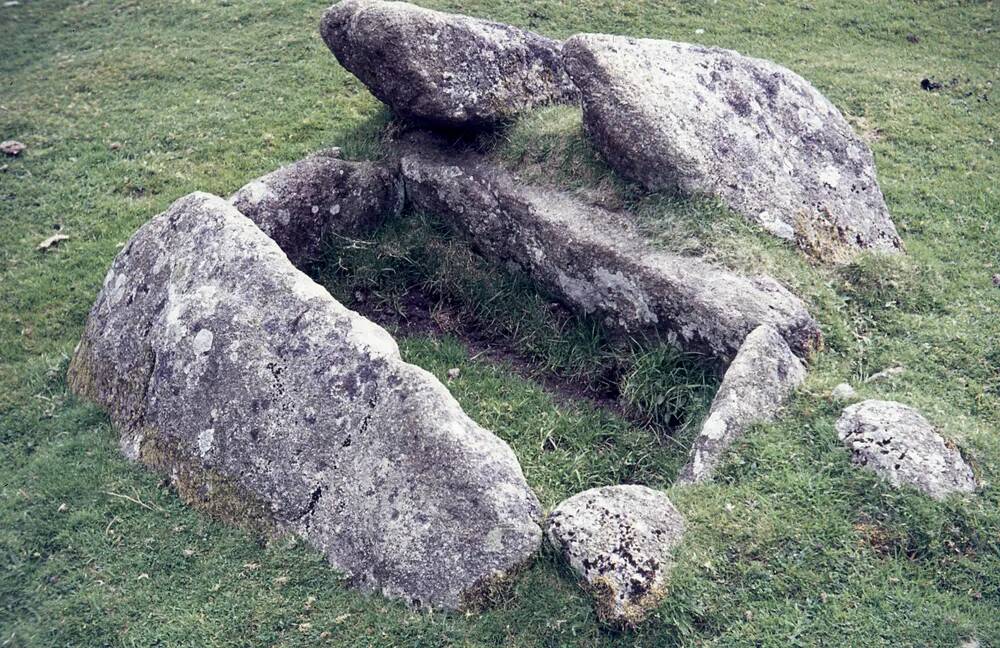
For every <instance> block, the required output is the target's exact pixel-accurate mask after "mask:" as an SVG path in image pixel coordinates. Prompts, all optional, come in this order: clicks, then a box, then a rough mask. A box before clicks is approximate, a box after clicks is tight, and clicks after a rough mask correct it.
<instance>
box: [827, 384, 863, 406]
mask: <svg viewBox="0 0 1000 648" xmlns="http://www.w3.org/2000/svg"><path fill="white" fill-rule="evenodd" d="M857 397H858V393H857V392H856V391H854V388H853V387H851V386H850V385H848V384H847V383H840V384H839V385H837V386H836V387H834V388H833V389H832V390H831V391H830V398H832V399H833V400H835V401H841V402H846V401H852V400H854V399H855V398H857Z"/></svg>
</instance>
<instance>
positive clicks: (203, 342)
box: [191, 329, 215, 355]
mask: <svg viewBox="0 0 1000 648" xmlns="http://www.w3.org/2000/svg"><path fill="white" fill-rule="evenodd" d="M214 339H215V336H214V335H213V334H212V331H210V330H208V329H201V330H200V331H198V333H196V334H195V336H194V341H193V342H192V343H191V349H192V350H193V351H194V353H195V355H202V354H205V353H208V352H209V351H211V350H212V341H213V340H214Z"/></svg>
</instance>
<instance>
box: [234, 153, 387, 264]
mask: <svg viewBox="0 0 1000 648" xmlns="http://www.w3.org/2000/svg"><path fill="white" fill-rule="evenodd" d="M338 156H339V152H338V151H337V150H336V149H334V150H333V151H330V152H327V151H324V152H320V153H317V154H315V155H311V156H309V157H307V158H305V159H304V160H299V161H298V162H295V163H293V164H289V165H287V166H283V167H281V168H280V169H278V170H277V171H272V172H271V173H268V174H267V175H265V176H263V177H261V178H258V179H257V180H254V181H253V182H250V183H248V184H247V185H245V186H244V187H243V188H241V189H240V190H239V191H237V192H236V193H235V194H233V196H232V197H231V198H230V199H229V201H230V202H231V203H232V204H233V205H234V206H235V207H236V208H237V209H238V210H240V212H241V213H242V214H243V215H244V216H246V217H247V218H249V219H250V220H252V221H253V222H255V223H257V225H258V226H259V227H260V228H261V229H262V230H264V233H265V234H267V235H268V236H270V237H271V238H272V239H274V242H275V243H277V244H278V247H280V248H281V249H282V250H284V251H285V254H287V255H288V258H289V259H291V260H292V263H294V264H296V265H297V266H299V265H302V264H304V263H308V262H309V261H312V260H314V259H315V258H317V257H318V256H319V255H320V253H321V251H322V249H323V244H324V243H326V242H327V240H328V239H329V238H330V237H331V236H342V237H348V238H357V237H363V236H365V235H368V234H370V233H371V232H372V231H373V230H374V229H376V228H377V227H378V226H379V225H381V224H382V223H383V222H384V221H385V220H386V219H387V218H391V217H393V216H396V215H397V214H399V212H400V210H401V209H402V208H403V184H402V182H401V181H400V180H399V179H398V178H397V177H396V174H395V173H393V172H391V171H390V170H389V169H388V168H386V167H382V166H379V165H377V164H373V163H371V162H349V161H346V160H341V159H338Z"/></svg>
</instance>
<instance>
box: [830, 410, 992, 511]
mask: <svg viewBox="0 0 1000 648" xmlns="http://www.w3.org/2000/svg"><path fill="white" fill-rule="evenodd" d="M837 436H838V437H839V438H840V440H841V441H843V442H844V445H846V446H847V447H848V449H850V451H851V461H852V462H854V463H855V464H856V465H859V466H863V467H864V468H865V469H866V470H870V471H872V472H874V473H875V474H877V475H878V476H879V477H882V478H883V479H885V480H886V481H887V482H889V484H891V485H892V486H894V487H897V488H898V487H900V486H910V487H913V488H916V489H917V490H919V491H921V492H923V493H926V494H927V495H930V496H931V497H933V498H935V499H943V498H944V497H947V496H948V495H951V494H952V493H971V492H973V491H975V490H976V478H975V475H974V474H973V472H972V468H970V467H969V465H968V464H967V463H966V462H965V459H963V458H962V454H961V453H960V452H959V451H958V449H957V448H956V447H955V446H954V445H953V444H952V443H950V442H948V441H946V440H945V439H943V438H942V437H941V435H940V434H938V433H937V432H936V431H935V430H934V426H932V425H931V424H930V423H929V422H928V421H927V419H926V418H924V417H923V415H921V414H920V412H918V411H917V410H915V409H913V408H912V407H909V406H908V405H903V404H902V403H897V402H894V401H880V400H866V401H862V402H860V403H857V404H855V405H851V406H850V407H847V408H846V409H844V412H843V414H841V416H840V419H838V421H837Z"/></svg>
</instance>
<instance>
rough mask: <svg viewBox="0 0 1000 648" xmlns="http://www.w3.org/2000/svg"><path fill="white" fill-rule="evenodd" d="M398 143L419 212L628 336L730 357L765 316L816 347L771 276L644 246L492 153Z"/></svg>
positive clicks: (793, 339) (608, 218) (802, 316)
mask: <svg viewBox="0 0 1000 648" xmlns="http://www.w3.org/2000/svg"><path fill="white" fill-rule="evenodd" d="M398 148H399V149H401V151H402V153H401V163H400V168H401V173H402V175H403V180H404V183H405V185H406V194H407V198H408V200H409V201H410V202H411V204H412V205H413V206H414V207H415V208H416V209H418V210H421V211H424V212H427V213H433V214H437V215H439V216H441V217H442V218H444V219H445V220H446V221H447V222H448V223H449V224H450V225H452V226H453V227H454V228H455V229H456V230H458V231H459V232H461V233H462V234H464V235H465V236H466V237H467V238H468V239H469V240H470V242H471V244H472V245H473V247H475V248H476V249H477V250H478V251H479V252H480V253H482V254H483V255H484V256H486V257H487V258H490V259H492V260H494V261H496V262H499V263H503V264H513V265H515V266H517V267H519V268H521V269H522V270H524V271H525V272H526V273H527V274H529V275H530V276H531V277H532V278H533V279H534V280H535V281H537V282H538V283H539V284H541V285H543V286H544V287H545V288H546V289H547V290H550V291H552V292H553V293H554V294H555V295H557V296H558V297H559V298H560V299H561V301H563V302H564V303H565V304H566V305H567V306H569V307H571V308H572V309H574V310H576V311H577V312H579V313H582V314H586V315H589V314H594V315H597V316H598V317H601V318H603V319H604V321H605V323H606V324H608V325H610V326H611V327H612V328H617V329H621V330H625V331H628V332H640V331H651V330H656V331H660V332H662V333H665V334H666V335H667V336H668V337H670V338H672V339H673V340H674V341H676V342H677V343H678V344H679V345H680V346H682V347H684V348H685V349H691V350H697V351H702V352H706V353H708V354H709V355H711V356H714V357H718V358H721V359H724V360H727V361H728V360H729V359H731V358H733V357H734V356H735V355H736V352H737V351H738V349H739V348H740V346H741V345H742V343H743V340H744V338H746V336H747V335H748V334H749V333H750V332H751V331H753V330H754V329H755V328H757V327H758V326H760V325H761V324H770V325H772V326H774V328H775V329H777V330H778V331H779V332H780V334H781V335H782V336H784V337H785V339H787V340H788V342H789V344H790V345H791V347H792V348H793V349H794V350H795V351H796V352H797V353H799V354H802V355H805V354H807V353H808V352H809V351H810V350H812V349H815V348H817V347H818V346H819V344H820V333H819V327H818V325H817V324H816V321H815V320H814V319H813V318H812V317H811V316H810V315H809V313H808V312H807V311H806V308H805V305H804V304H803V303H802V301H801V300H800V299H799V298H798V297H796V296H795V295H793V294H792V293H791V292H789V291H788V290H787V289H786V288H784V287H783V286H782V285H780V284H779V283H778V282H777V281H775V280H774V279H772V278H770V277H766V276H756V277H744V276H740V275H737V274H734V273H732V272H729V271H727V270H725V269H722V268H719V267H716V266H713V265H710V264H708V263H705V262H703V261H700V260H698V259H694V258H689V257H681V256H676V255H672V254H667V253H664V252H661V251H658V250H654V249H651V248H650V247H649V246H648V245H647V244H646V243H645V242H644V241H643V240H642V239H641V238H640V237H639V236H638V235H637V234H636V233H635V232H634V231H633V228H632V227H631V226H630V225H629V223H628V222H627V221H626V220H625V219H623V218H622V217H621V216H620V215H618V214H615V213H612V212H609V211H607V210H604V209H600V208H598V207H594V206H591V205H588V204H585V203H582V202H580V201H578V200H575V199H573V198H572V197H570V196H568V195H566V194H563V193H560V192H558V191H554V190H550V189H546V188H542V187H533V186H529V185H522V184H520V183H515V181H514V180H513V179H512V178H511V177H510V176H509V175H508V174H507V173H506V172H505V171H503V170H502V169H500V168H499V167H497V166H496V165H494V164H492V163H491V162H490V161H489V160H488V159H486V158H483V157H481V156H479V155H477V154H475V153H472V152H470V151H467V150H464V149H463V150H459V149H447V148H445V147H443V146H442V147H440V148H435V145H434V144H433V142H429V141H428V138H427V137H426V136H425V135H420V134H414V135H413V136H412V138H411V139H410V140H406V139H404V141H403V142H402V143H401V144H399V145H398Z"/></svg>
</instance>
